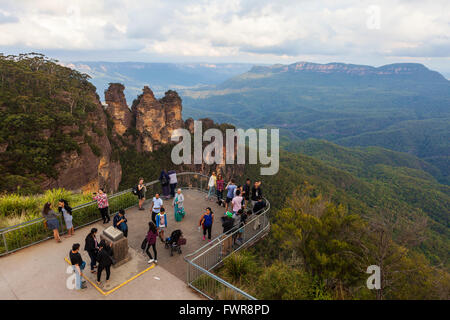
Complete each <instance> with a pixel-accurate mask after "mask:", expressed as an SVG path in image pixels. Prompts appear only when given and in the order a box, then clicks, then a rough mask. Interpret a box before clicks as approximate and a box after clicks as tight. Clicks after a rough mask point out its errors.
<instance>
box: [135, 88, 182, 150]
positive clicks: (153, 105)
mask: <svg viewBox="0 0 450 320" xmlns="http://www.w3.org/2000/svg"><path fill="white" fill-rule="evenodd" d="M181 111H182V106H181V98H180V97H179V96H178V94H177V93H176V92H175V91H172V90H169V91H167V92H166V94H165V96H164V97H163V98H161V99H159V100H158V99H156V98H155V96H154V94H153V92H152V90H151V89H150V88H149V87H147V86H145V87H144V89H143V92H142V94H141V95H140V96H139V97H138V98H137V99H136V100H135V101H134V103H133V106H132V113H133V116H134V118H135V123H136V131H137V132H138V134H139V137H138V139H137V141H136V143H137V149H138V150H141V151H145V152H151V151H153V150H156V149H158V147H159V146H160V145H161V144H167V143H169V142H170V137H171V135H172V132H173V131H174V130H175V129H177V128H183V127H184V123H183V120H182V118H181Z"/></svg>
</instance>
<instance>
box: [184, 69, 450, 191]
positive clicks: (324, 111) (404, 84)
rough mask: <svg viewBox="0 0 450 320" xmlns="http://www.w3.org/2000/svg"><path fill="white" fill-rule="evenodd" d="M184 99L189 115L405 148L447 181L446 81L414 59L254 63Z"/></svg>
mask: <svg viewBox="0 0 450 320" xmlns="http://www.w3.org/2000/svg"><path fill="white" fill-rule="evenodd" d="M183 99H184V104H185V113H186V114H187V115H189V116H191V115H192V116H196V115H198V114H200V113H202V114H203V116H208V117H211V118H212V119H214V120H216V121H226V122H229V123H233V124H234V125H236V126H237V127H244V128H248V127H256V128H260V127H272V126H273V127H276V128H280V129H281V133H282V134H283V135H284V136H285V137H287V138H289V139H290V140H296V139H302V140H303V139H306V138H319V139H325V140H328V141H332V142H336V143H338V144H342V145H345V146H379V147H384V148H389V149H392V150H395V151H401V152H406V153H410V154H413V155H416V156H418V157H420V158H422V159H424V160H426V161H427V162H429V163H430V164H432V165H434V166H435V167H436V168H438V169H439V171H436V172H434V176H435V177H436V178H437V179H438V180H439V181H441V182H442V183H446V184H448V182H449V180H448V179H449V178H448V177H449V172H448V170H449V169H448V168H449V167H450V164H449V157H450V144H449V141H450V126H449V123H450V108H449V107H450V81H448V80H446V79H445V78H444V77H443V76H442V75H440V74H439V73H437V72H435V71H431V70H429V69H427V68H426V67H424V66H423V65H420V64H393V65H389V66H383V67H379V68H373V67H369V66H356V65H346V64H339V63H330V64H326V65H318V64H312V63H296V64H292V65H288V66H285V65H274V66H272V67H254V68H253V69H251V70H250V71H249V72H247V73H244V74H242V75H240V76H237V77H234V78H232V79H230V80H228V81H225V82H224V83H222V84H220V85H218V86H216V87H215V88H213V89H209V90H207V91H201V90H197V91H195V92H194V93H192V94H188V93H186V94H185V95H184V96H183Z"/></svg>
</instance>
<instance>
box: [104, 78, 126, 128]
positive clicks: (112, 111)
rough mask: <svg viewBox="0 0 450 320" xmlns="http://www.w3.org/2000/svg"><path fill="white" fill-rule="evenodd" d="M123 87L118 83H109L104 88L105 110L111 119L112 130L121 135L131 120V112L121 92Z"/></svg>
mask: <svg viewBox="0 0 450 320" xmlns="http://www.w3.org/2000/svg"><path fill="white" fill-rule="evenodd" d="M124 89H125V87H124V86H123V85H122V84H120V83H111V84H110V85H109V88H108V89H107V90H105V102H106V105H107V107H106V112H108V114H109V115H110V116H111V118H112V120H113V123H114V128H113V129H114V130H113V132H114V133H116V134H118V135H119V136H121V137H123V135H124V134H125V132H126V131H127V129H128V128H130V126H131V120H132V114H131V111H130V108H128V105H127V101H126V99H125V95H124V93H123V90H124Z"/></svg>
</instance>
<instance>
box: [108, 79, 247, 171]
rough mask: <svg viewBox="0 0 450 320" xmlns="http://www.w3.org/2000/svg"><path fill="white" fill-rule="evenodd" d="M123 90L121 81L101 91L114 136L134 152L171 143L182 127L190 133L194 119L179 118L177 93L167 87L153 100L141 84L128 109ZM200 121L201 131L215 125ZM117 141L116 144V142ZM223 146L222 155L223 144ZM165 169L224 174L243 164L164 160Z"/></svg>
mask: <svg viewBox="0 0 450 320" xmlns="http://www.w3.org/2000/svg"><path fill="white" fill-rule="evenodd" d="M123 90H124V87H123V85H121V84H111V85H110V87H109V88H108V90H107V91H105V100H106V103H107V108H106V110H107V113H108V114H109V115H110V117H111V118H112V122H113V123H114V127H113V133H114V136H115V137H117V136H121V137H122V138H125V139H128V140H127V141H129V142H130V144H132V146H134V148H135V149H136V151H137V152H153V151H156V150H158V148H160V146H162V145H165V144H169V143H171V141H170V137H171V135H172V133H173V131H174V130H175V129H178V128H186V129H188V130H189V131H190V132H191V133H193V131H194V120H193V119H192V118H189V119H187V120H186V121H183V119H182V101H181V98H180V97H179V95H178V93H177V92H175V91H172V90H169V91H167V92H166V93H165V95H164V97H162V98H161V99H157V98H156V97H155V95H154V94H153V92H152V90H151V89H150V88H149V87H147V86H145V87H144V88H143V91H142V94H141V95H139V96H138V97H137V99H136V100H134V102H133V105H132V107H131V111H130V110H129V109H128V106H127V104H126V101H125V99H124V98H123V97H124V94H123ZM130 117H131V118H130ZM124 119H125V120H124ZM200 121H202V123H203V131H205V130H207V129H209V128H212V127H218V126H217V125H216V124H215V123H214V121H213V120H211V119H208V118H205V119H200ZM125 132H134V136H133V138H131V137H130V136H127V135H126V134H125V135H124V133H125ZM120 141H124V139H120ZM120 141H118V142H120ZM118 144H119V145H120V143H118ZM205 145H206V143H205ZM129 146H131V145H129ZM223 148H224V149H223V152H224V154H225V145H224V147H223ZM166 169H175V170H177V171H179V172H181V171H193V172H202V173H204V174H210V173H211V171H212V170H219V171H221V172H222V173H223V174H224V175H225V176H227V177H231V176H236V175H239V174H241V173H242V172H243V166H227V165H225V164H223V165H211V166H210V165H206V164H204V163H203V164H183V165H179V166H175V165H171V164H170V163H167V166H166Z"/></svg>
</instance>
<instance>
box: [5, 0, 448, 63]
mask: <svg viewBox="0 0 450 320" xmlns="http://www.w3.org/2000/svg"><path fill="white" fill-rule="evenodd" d="M371 5H375V6H379V8H380V13H381V15H380V21H381V25H380V29H375V30H371V29H368V28H367V26H366V22H367V19H368V16H367V8H368V7H369V6H371ZM449 12H450V2H449V1H448V0H433V1H411V0H394V1H393V0H378V1H376V0H373V1H365V0H342V1H339V2H338V1H332V0H317V1H296V2H292V1H286V0H281V1H276V2H274V1H268V0H258V1H256V0H251V1H242V0H229V1H218V0H216V1H189V0H185V1H182V0H172V1H156V0H152V1H146V0H142V1H137V0H122V1H119V0H96V1H92V0H72V1H62V0H40V1H32V0H22V1H17V0H2V1H1V3H0V46H1V48H3V49H2V50H6V51H7V50H14V49H17V48H20V49H21V50H30V51H31V50H33V51H39V50H61V51H68V52H70V51H76V52H86V53H88V52H94V51H99V52H100V51H101V52H103V51H111V52H113V51H117V52H119V51H120V52H126V53H127V54H129V55H130V56H124V57H123V60H130V59H133V58H135V57H143V58H145V57H146V56H148V57H149V58H150V59H151V58H155V57H158V58H159V59H163V58H164V57H169V58H176V57H179V58H188V57H192V58H195V57H198V58H202V59H204V60H207V59H208V58H211V59H215V58H217V59H218V58H222V59H228V60H230V61H239V60H247V61H248V60H249V59H253V60H255V61H264V60H271V61H273V60H280V61H283V60H289V59H295V58H299V57H305V56H306V57H307V56H315V57H317V58H318V57H328V59H333V60H335V59H334V57H354V58H358V57H360V56H366V57H371V58H372V59H374V58H375V59H386V58H387V57H396V56H398V57H399V58H401V57H404V56H416V57H428V58H430V57H431V58H433V57H441V58H442V57H444V58H446V57H447V58H448V56H449V53H448V51H447V53H445V51H446V49H448V48H449V47H450V37H449V35H450V23H449V20H450V19H449V14H448V13H449ZM98 59H101V57H99V58H98ZM79 60H83V57H82V56H81V57H80V59H79ZM316 60H317V59H316Z"/></svg>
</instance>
